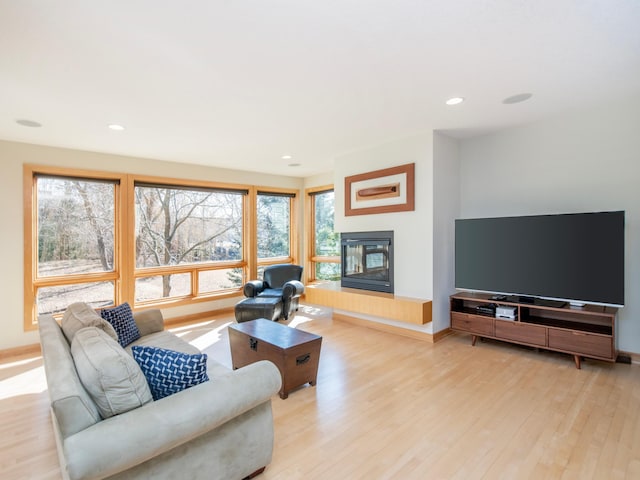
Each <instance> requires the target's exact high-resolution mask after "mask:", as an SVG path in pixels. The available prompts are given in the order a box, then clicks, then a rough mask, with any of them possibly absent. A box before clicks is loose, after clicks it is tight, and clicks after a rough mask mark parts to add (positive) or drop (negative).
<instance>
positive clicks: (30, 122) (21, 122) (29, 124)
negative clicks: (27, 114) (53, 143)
mask: <svg viewBox="0 0 640 480" xmlns="http://www.w3.org/2000/svg"><path fill="white" fill-rule="evenodd" d="M16 123H17V124H18V125H22V126H23V127H41V126H42V124H41V123H38V122H34V121H33V120H27V119H26V118H20V119H18V120H16Z"/></svg>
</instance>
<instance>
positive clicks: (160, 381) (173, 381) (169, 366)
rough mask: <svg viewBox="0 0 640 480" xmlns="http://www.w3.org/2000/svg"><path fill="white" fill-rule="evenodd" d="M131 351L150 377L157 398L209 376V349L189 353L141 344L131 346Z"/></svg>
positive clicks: (149, 381)
mask: <svg viewBox="0 0 640 480" xmlns="http://www.w3.org/2000/svg"><path fill="white" fill-rule="evenodd" d="M131 352H132V353H133V358H134V359H135V360H136V362H138V364H139V365H140V368H141V369H142V373H144V376H145V377H146V378H147V383H148V384H149V388H150V389H151V395H152V396H153V399H154V400H159V399H161V398H164V397H167V396H169V395H172V394H174V393H178V392H181V391H182V390H185V389H187V388H189V387H193V386H194V385H198V384H200V383H203V382H206V381H208V380H209V377H208V376H207V354H206V353H197V354H192V355H190V354H188V353H182V352H176V351H174V350H167V349H164V348H158V347H147V346H140V345H135V346H133V347H131Z"/></svg>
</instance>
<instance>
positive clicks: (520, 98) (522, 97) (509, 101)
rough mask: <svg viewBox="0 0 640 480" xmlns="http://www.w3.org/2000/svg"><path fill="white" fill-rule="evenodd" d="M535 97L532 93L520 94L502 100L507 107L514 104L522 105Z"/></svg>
mask: <svg viewBox="0 0 640 480" xmlns="http://www.w3.org/2000/svg"><path fill="white" fill-rule="evenodd" d="M532 96H533V95H532V94H531V93H519V94H517V95H512V96H511V97H507V98H505V99H504V100H502V103H504V104H505V105H510V104H512V103H520V102H524V101H525V100H529V99H530V98H531V97H532Z"/></svg>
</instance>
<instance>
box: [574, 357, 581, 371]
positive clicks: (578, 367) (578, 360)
mask: <svg viewBox="0 0 640 480" xmlns="http://www.w3.org/2000/svg"><path fill="white" fill-rule="evenodd" d="M573 361H574V362H576V368H577V369H578V370H580V355H574V356H573Z"/></svg>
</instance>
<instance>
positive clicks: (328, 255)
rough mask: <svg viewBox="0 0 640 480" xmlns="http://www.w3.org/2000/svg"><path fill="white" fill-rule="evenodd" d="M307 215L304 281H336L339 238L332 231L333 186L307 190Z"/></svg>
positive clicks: (338, 261) (338, 274) (338, 275)
mask: <svg viewBox="0 0 640 480" xmlns="http://www.w3.org/2000/svg"><path fill="white" fill-rule="evenodd" d="M307 199H308V202H309V209H308V211H309V213H310V224H311V225H310V227H311V228H310V232H309V233H310V235H309V242H308V252H309V255H308V262H307V263H308V265H309V272H308V274H307V275H308V279H309V281H317V280H339V279H340V235H339V234H338V233H337V232H335V231H334V229H333V222H334V213H335V207H334V204H335V194H334V191H333V187H319V188H317V189H309V190H307Z"/></svg>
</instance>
